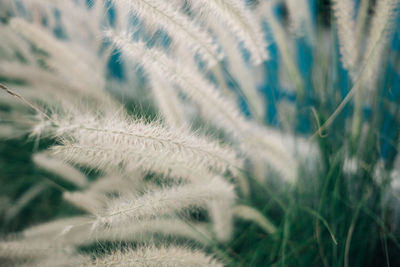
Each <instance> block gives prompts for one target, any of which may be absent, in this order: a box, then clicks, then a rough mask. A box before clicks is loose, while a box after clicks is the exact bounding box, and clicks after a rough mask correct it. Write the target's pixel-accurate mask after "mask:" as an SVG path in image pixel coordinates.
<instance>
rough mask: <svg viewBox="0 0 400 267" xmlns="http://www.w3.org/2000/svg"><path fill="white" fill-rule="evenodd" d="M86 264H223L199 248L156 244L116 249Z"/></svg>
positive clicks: (163, 266) (141, 266) (197, 266)
mask: <svg viewBox="0 0 400 267" xmlns="http://www.w3.org/2000/svg"><path fill="white" fill-rule="evenodd" d="M84 265H85V266H121V267H125V266H126V267H128V266H137V267H169V266H175V267H187V266H192V267H205V266H210V267H222V266H223V264H222V263H220V262H218V261H217V260H215V259H214V258H213V257H212V256H209V255H206V254H204V253H203V252H200V251H199V250H192V249H189V248H184V247H173V246H168V247H156V246H154V245H151V246H146V247H137V248H136V249H126V250H125V251H119V250H117V251H114V252H112V254H111V255H106V256H104V257H97V258H96V259H95V260H91V259H88V261H87V262H85V263H84Z"/></svg>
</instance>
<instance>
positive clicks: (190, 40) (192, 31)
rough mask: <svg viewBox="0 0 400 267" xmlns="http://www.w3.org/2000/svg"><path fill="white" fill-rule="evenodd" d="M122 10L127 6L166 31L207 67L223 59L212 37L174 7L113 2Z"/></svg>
mask: <svg viewBox="0 0 400 267" xmlns="http://www.w3.org/2000/svg"><path fill="white" fill-rule="evenodd" d="M114 3H115V4H116V6H119V5H122V7H121V6H120V9H122V10H123V8H124V7H126V6H128V7H129V8H130V9H131V10H132V11H133V12H134V13H135V14H137V15H138V16H139V17H142V18H143V19H144V20H145V21H146V23H147V24H149V25H157V26H159V27H162V28H163V29H165V30H166V31H167V33H168V34H169V35H170V36H171V37H172V39H173V40H174V41H175V42H178V43H182V44H184V45H186V46H187V47H188V48H189V49H190V50H192V52H193V54H196V53H198V54H199V55H200V56H201V57H202V58H203V59H204V60H205V61H206V62H207V63H208V64H209V66H213V65H215V64H216V63H217V62H218V61H219V60H221V59H222V58H223V56H222V54H221V53H220V52H219V51H218V46H217V45H216V44H215V42H214V41H213V40H212V37H211V36H210V35H209V34H208V33H207V32H206V31H203V30H202V29H201V28H200V27H198V26H197V25H196V24H194V23H193V21H192V20H190V19H189V18H188V17H187V16H185V15H183V14H182V13H180V12H179V11H178V9H177V8H175V7H174V5H173V4H168V3H166V2H165V1H162V0H122V1H116V0H114Z"/></svg>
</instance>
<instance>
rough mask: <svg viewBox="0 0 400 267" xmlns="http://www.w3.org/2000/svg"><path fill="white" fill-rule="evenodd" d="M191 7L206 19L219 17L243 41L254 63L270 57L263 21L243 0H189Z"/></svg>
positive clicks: (256, 63)
mask: <svg viewBox="0 0 400 267" xmlns="http://www.w3.org/2000/svg"><path fill="white" fill-rule="evenodd" d="M188 2H189V3H190V4H191V7H192V8H193V9H195V10H198V11H199V12H200V14H201V15H202V16H205V17H206V20H207V19H209V20H215V19H216V18H218V19H219V20H220V21H222V22H223V23H224V24H225V25H226V26H227V27H228V29H229V30H230V31H231V32H232V33H233V34H234V35H235V36H236V38H237V39H238V40H239V41H240V42H242V43H243V45H244V47H245V48H246V49H248V51H249V52H250V54H251V59H252V62H253V63H254V65H259V64H261V63H262V62H263V61H265V60H267V59H268V53H267V49H266V48H267V43H266V41H265V38H264V34H263V30H262V29H261V21H259V20H258V18H257V16H256V15H255V14H253V13H252V12H251V11H250V10H249V9H248V8H247V7H246V4H245V1H243V0H189V1H188Z"/></svg>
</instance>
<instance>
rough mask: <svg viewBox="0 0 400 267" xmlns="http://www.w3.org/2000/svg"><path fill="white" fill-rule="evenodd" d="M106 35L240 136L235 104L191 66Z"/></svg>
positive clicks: (240, 120)
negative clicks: (175, 85)
mask: <svg viewBox="0 0 400 267" xmlns="http://www.w3.org/2000/svg"><path fill="white" fill-rule="evenodd" d="M106 35H107V36H108V37H109V38H110V39H111V40H112V41H113V42H114V44H115V45H116V46H117V47H118V48H119V49H121V50H122V52H123V53H124V54H125V55H126V56H128V57H129V58H131V59H132V60H134V61H136V62H138V63H140V64H141V65H142V66H143V67H144V69H145V71H146V72H148V73H154V74H155V75H158V76H159V77H162V78H164V79H166V80H167V81H170V82H171V83H172V84H177V85H178V86H179V88H180V89H181V90H182V91H183V92H184V94H185V95H186V96H188V97H189V98H191V99H193V100H194V101H195V102H196V103H197V104H198V105H199V106H200V109H201V112H202V113H203V115H204V116H205V117H206V118H208V119H209V120H211V121H213V122H214V123H215V124H216V125H217V126H220V127H222V128H223V129H225V130H227V132H228V133H231V134H234V135H241V132H242V130H243V129H246V128H247V127H246V119H245V118H244V116H243V115H241V113H240V111H239V109H238V107H237V106H236V103H233V102H232V101H230V100H229V99H226V98H224V97H223V96H222V95H221V94H220V93H219V91H218V90H217V89H216V88H215V87H214V86H213V85H212V84H211V83H210V82H208V81H207V80H206V79H204V78H203V77H202V75H201V74H200V73H199V72H198V71H197V70H196V69H194V68H193V67H189V66H186V65H182V64H179V62H175V61H174V60H172V59H170V58H168V57H167V56H166V55H165V53H163V52H161V51H159V50H157V49H155V48H148V47H147V46H146V45H145V44H144V43H141V42H136V43H134V42H132V41H131V40H130V38H129V37H128V36H127V34H115V33H113V32H108V33H106Z"/></svg>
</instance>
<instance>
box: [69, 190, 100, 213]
mask: <svg viewBox="0 0 400 267" xmlns="http://www.w3.org/2000/svg"><path fill="white" fill-rule="evenodd" d="M63 198H64V199H65V200H66V201H68V202H70V203H71V204H73V205H74V206H76V207H78V208H80V209H82V210H84V211H86V212H88V213H89V214H96V213H97V212H98V211H99V210H101V209H103V208H104V207H105V206H106V201H107V199H106V197H105V196H104V195H100V194H96V193H94V192H79V191H77V192H64V194H63Z"/></svg>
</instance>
